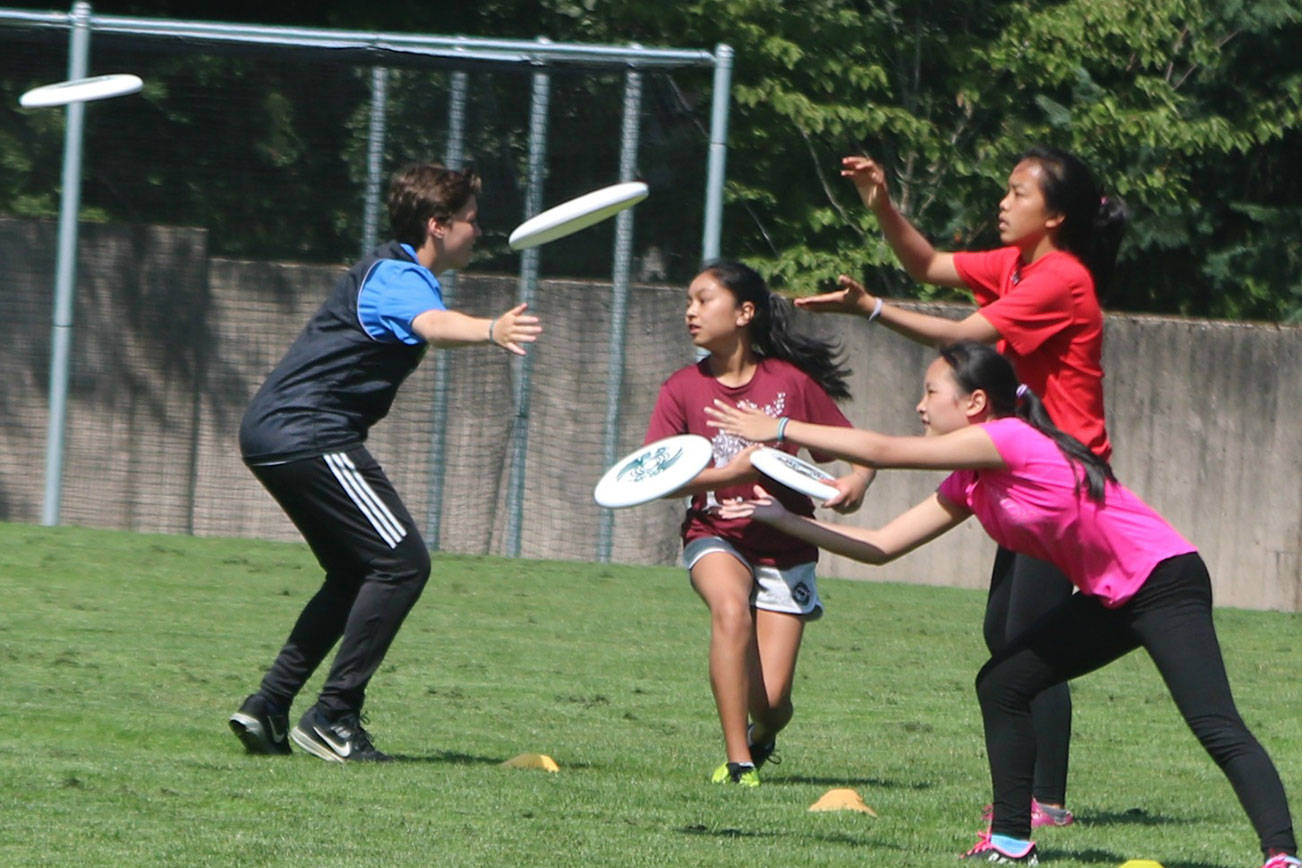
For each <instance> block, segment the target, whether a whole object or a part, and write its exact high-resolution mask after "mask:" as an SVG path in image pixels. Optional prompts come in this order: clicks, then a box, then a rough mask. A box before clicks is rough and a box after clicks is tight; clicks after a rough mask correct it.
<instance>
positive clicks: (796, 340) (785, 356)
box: [702, 259, 850, 400]
mask: <svg viewBox="0 0 1302 868" xmlns="http://www.w3.org/2000/svg"><path fill="white" fill-rule="evenodd" d="M702 270H703V271H704V272H705V273H708V274H711V275H713V276H714V278H715V280H717V281H719V283H721V284H723V285H724V286H725V287H727V288H728V291H729V292H731V293H732V294H733V295H734V296H736V297H737V302H738V303H739V304H740V303H741V302H744V301H749V302H750V303H751V304H752V305H754V306H755V316H754V317H753V318H752V319H751V321H750V336H751V341H752V342H753V345H754V346H753V349H754V350H755V353H756V355H759V356H761V357H763V358H773V359H782V360H783V361H786V362H790V363H791V364H793V365H795V366H796V367H797V368H799V369H800V370H802V371H804V372H805V373H806V374H808V375H809V376H810V377H811V378H812V379H813V380H814V382H816V383H818V385H820V386H822V388H823V391H824V392H827V394H828V395H830V396H831V397H833V398H835V399H837V400H843V399H845V398H849V397H850V387H849V386H848V385H847V384H846V380H847V379H848V378H849V376H850V370H849V369H848V368H846V367H844V366H843V365H842V364H841V358H840V355H841V353H840V347H839V346H838V345H837V343H836V342H835V341H828V340H822V339H820V338H815V337H811V336H809V335H803V334H800V333H799V332H796V331H794V330H793V320H794V319H795V306H794V305H792V304H791V302H789V301H787V300H786V299H785V298H783V297H782V296H780V295H778V294H777V293H774V292H770V291H769V287H768V284H767V283H765V282H764V278H763V277H761V276H760V275H759V272H757V271H755V269H753V268H751V267H750V266H748V265H743V264H742V263H740V262H736V261H734V260H731V259H716V260H713V261H711V262H707V263H706V264H705V266H704V268H703V269H702Z"/></svg>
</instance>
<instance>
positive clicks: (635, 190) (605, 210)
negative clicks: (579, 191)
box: [507, 181, 650, 250]
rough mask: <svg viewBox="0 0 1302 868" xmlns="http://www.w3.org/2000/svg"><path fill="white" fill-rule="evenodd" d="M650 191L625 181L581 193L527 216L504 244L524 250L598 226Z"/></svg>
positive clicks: (636, 182)
mask: <svg viewBox="0 0 1302 868" xmlns="http://www.w3.org/2000/svg"><path fill="white" fill-rule="evenodd" d="M649 192H650V190H649V189H648V188H647V185H646V184H644V183H642V182H641V181H627V182H625V183H623V184H612V185H611V186H609V187H602V188H601V189H600V190H593V191H592V192H591V193H584V194H583V195H582V196H578V197H576V198H574V199H571V200H569V201H568V202H562V203H561V204H559V205H557V206H555V207H554V208H548V209H547V210H546V211H544V212H542V213H541V214H536V215H534V216H533V217H530V218H529V219H528V220H526V221H524V222H523V223H521V224H520V225H519V226H517V227H515V229H514V230H513V231H512V232H511V237H510V238H508V239H507V243H508V244H510V245H511V249H512V250H524V249H525V248H528V247H537V246H538V245H539V244H546V243H547V242H548V241H555V240H556V239H557V238H564V237H565V236H566V235H569V234H571V233H574V232H578V231H579V230H580V229H586V228H588V227H589V226H591V225H592V224H594V223H600V222H601V221H602V220H605V219H606V218H607V217H612V216H614V215H615V214H618V213H619V212H620V211H623V210H624V209H625V208H632V207H633V206H634V205H636V204H637V203H638V202H641V201H642V200H643V199H645V198H646V197H647V194H648V193H649Z"/></svg>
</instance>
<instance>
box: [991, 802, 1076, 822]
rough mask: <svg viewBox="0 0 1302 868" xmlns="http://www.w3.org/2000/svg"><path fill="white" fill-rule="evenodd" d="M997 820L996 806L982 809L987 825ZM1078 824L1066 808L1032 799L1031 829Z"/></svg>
mask: <svg viewBox="0 0 1302 868" xmlns="http://www.w3.org/2000/svg"><path fill="white" fill-rule="evenodd" d="M994 818H995V806H994V805H986V806H985V807H984V808H982V809H981V819H983V820H985V821H986V822H987V823H989V822H990V821H992V820H993V819H994ZM1074 822H1076V817H1075V816H1073V815H1072V812H1071V811H1069V810H1067V809H1066V808H1053V807H1050V806H1049V805H1042V804H1040V803H1039V802H1037V801H1036V800H1035V799H1031V828H1032V829H1039V828H1040V827H1041V826H1070V825H1071V824H1072V823H1074Z"/></svg>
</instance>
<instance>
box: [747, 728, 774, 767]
mask: <svg viewBox="0 0 1302 868" xmlns="http://www.w3.org/2000/svg"><path fill="white" fill-rule="evenodd" d="M754 731H755V724H753V723H752V724H751V725H750V726H749V727H747V728H746V745H747V747H749V748H750V759H751V762H753V763H755V768H756V769H757V770H758V769H760V768H763V766H764V763H772V764H773V765H775V766H778V765H782V757H781V756H779V755H778V754H777V753H776V750H777V746H778V740H777V737H776V736H774V737H773V738H771V739H769V740H768V741H766V742H764V743H763V744H755V743H754V742H753V741H751V740H750V735H751V733H752V732H754Z"/></svg>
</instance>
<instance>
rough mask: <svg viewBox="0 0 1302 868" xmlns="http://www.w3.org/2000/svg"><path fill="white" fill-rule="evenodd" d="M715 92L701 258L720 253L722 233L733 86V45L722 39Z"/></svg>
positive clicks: (718, 52)
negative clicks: (729, 114) (730, 102)
mask: <svg viewBox="0 0 1302 868" xmlns="http://www.w3.org/2000/svg"><path fill="white" fill-rule="evenodd" d="M714 57H715V64H714V93H713V97H714V100H713V104H712V107H711V109H710V156H709V164H708V168H707V174H706V179H705V230H704V232H703V233H702V236H701V258H702V259H704V260H710V259H716V258H718V256H719V251H720V249H721V248H720V246H719V239H720V237H721V236H722V234H723V180H724V169H725V165H726V163H727V158H728V103H729V91H730V90H731V88H732V47H731V46H729V45H725V44H723V43H722V42H721V43H719V44H718V45H717V46H715V51H714Z"/></svg>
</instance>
